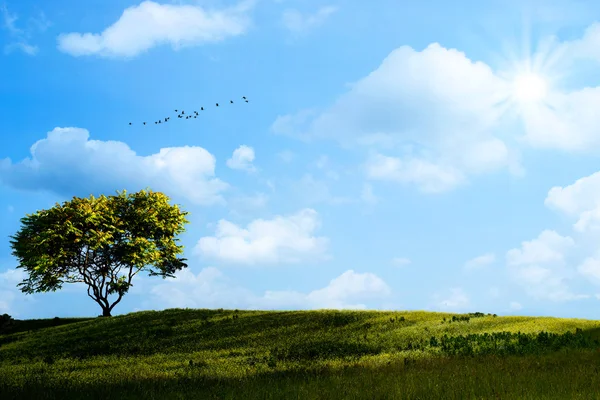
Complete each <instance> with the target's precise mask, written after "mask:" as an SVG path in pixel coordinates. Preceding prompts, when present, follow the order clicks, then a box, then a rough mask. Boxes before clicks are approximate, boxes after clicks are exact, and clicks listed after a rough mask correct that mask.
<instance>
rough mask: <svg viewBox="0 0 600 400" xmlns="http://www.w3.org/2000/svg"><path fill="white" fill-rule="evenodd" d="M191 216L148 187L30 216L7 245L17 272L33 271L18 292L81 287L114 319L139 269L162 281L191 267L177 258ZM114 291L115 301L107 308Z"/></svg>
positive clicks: (78, 201) (66, 204)
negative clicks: (180, 240)
mask: <svg viewBox="0 0 600 400" xmlns="http://www.w3.org/2000/svg"><path fill="white" fill-rule="evenodd" d="M187 214H189V213H188V212H184V211H181V210H180V209H179V207H178V206H177V205H171V204H169V198H168V197H167V196H166V195H164V194H163V193H160V192H153V191H151V190H142V191H139V192H137V193H132V194H127V192H126V191H123V192H117V195H116V196H108V197H107V196H104V195H102V196H100V197H98V198H95V197H94V196H93V195H92V196H90V197H88V198H79V197H73V199H72V200H71V201H66V202H64V203H62V204H58V203H56V205H55V206H54V207H52V208H50V209H48V210H41V211H37V212H35V213H34V214H27V215H26V216H25V217H24V218H21V224H22V226H21V229H20V230H19V232H17V233H16V234H15V235H13V236H11V239H12V240H11V241H10V244H11V248H12V249H13V252H12V254H13V255H14V256H15V257H16V258H17V259H18V261H19V264H20V265H18V266H17V268H23V269H24V270H25V271H26V272H27V273H28V274H29V277H28V278H27V279H25V280H24V281H23V282H21V283H19V284H18V285H17V287H21V291H22V292H23V293H27V294H32V293H36V292H49V291H53V292H54V291H56V290H58V289H61V288H62V285H63V283H77V282H83V283H85V284H87V285H88V290H87V293H88V296H89V297H91V298H92V299H93V300H94V301H95V302H96V303H98V304H99V305H100V307H101V308H102V315H103V316H110V315H111V311H112V309H113V308H114V307H115V306H116V305H117V304H118V303H119V302H120V301H121V299H122V298H123V295H124V294H125V293H127V292H128V290H129V288H130V287H131V286H133V285H132V284H131V280H132V278H133V277H134V276H135V275H136V274H137V273H138V272H140V271H148V272H149V276H162V277H163V279H165V278H166V277H174V275H173V274H174V273H175V272H176V271H178V270H181V269H183V268H186V267H187V264H186V263H185V261H186V259H185V258H178V257H177V255H179V254H182V253H183V246H181V245H178V244H177V242H178V239H176V238H175V236H176V235H178V234H180V233H182V232H184V231H185V228H184V224H186V223H188V222H189V221H187V220H186V218H185V216H186V215H187ZM112 294H116V295H117V296H118V297H117V299H116V301H115V302H113V303H112V304H110V303H109V301H108V296H109V295H112Z"/></svg>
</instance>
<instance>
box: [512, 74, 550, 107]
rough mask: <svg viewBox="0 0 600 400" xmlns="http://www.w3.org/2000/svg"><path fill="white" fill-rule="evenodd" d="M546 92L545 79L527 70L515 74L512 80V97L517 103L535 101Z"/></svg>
mask: <svg viewBox="0 0 600 400" xmlns="http://www.w3.org/2000/svg"><path fill="white" fill-rule="evenodd" d="M547 92H548V85H547V83H546V80H545V79H544V78H542V77H541V76H540V75H538V74H535V73H532V72H527V73H524V74H520V75H517V76H516V77H515V78H514V80H513V98H514V99H515V100H516V101H517V102H519V103H537V102H540V101H542V100H543V99H544V97H545V96H546V93H547Z"/></svg>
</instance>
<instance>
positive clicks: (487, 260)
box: [465, 253, 496, 269]
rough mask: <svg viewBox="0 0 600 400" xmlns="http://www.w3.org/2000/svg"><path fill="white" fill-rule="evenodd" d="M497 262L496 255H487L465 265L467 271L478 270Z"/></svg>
mask: <svg viewBox="0 0 600 400" xmlns="http://www.w3.org/2000/svg"><path fill="white" fill-rule="evenodd" d="M495 261H496V255H494V254H493V253H487V254H484V255H481V256H479V257H475V258H473V259H472V260H469V261H467V262H466V263H465V268H466V269H477V268H480V267H484V266H486V265H490V264H493V263H494V262H495Z"/></svg>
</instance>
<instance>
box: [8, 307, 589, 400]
mask: <svg viewBox="0 0 600 400" xmlns="http://www.w3.org/2000/svg"><path fill="white" fill-rule="evenodd" d="M453 317H454V321H452V319H453ZM444 319H445V321H444ZM501 332H504V333H501ZM540 332H547V333H540ZM599 334H600V321H590V320H581V319H560V318H546V317H495V316H492V315H482V314H480V313H477V314H471V315H470V316H469V315H466V314H464V315H458V314H448V313H434V312H379V311H290V312H272V311H269V312H267V311H237V310H235V311H233V310H192V309H185V310H181V309H170V310H165V311H161V312H154V311H145V312H137V313H131V314H127V315H121V316H116V317H110V318H77V319H48V320H26V321H15V322H14V323H13V325H11V326H9V327H8V328H5V329H4V331H3V332H2V333H0V399H2V400H7V399H107V398H111V399H113V398H114V399H138V398H139V399H194V398H196V399H600V374H599V369H600V345H599V344H598V342H599V336H600V335H599Z"/></svg>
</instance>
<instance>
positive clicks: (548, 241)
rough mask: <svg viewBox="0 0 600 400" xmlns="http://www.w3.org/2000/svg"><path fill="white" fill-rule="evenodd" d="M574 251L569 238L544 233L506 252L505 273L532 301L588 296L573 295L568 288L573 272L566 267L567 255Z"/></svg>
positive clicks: (567, 263)
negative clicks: (532, 298)
mask: <svg viewBox="0 0 600 400" xmlns="http://www.w3.org/2000/svg"><path fill="white" fill-rule="evenodd" d="M574 248H575V241H574V240H573V238H571V237H569V236H561V235H559V234H558V233H556V232H555V231H551V230H545V231H543V232H542V233H540V235H539V236H538V237H537V238H535V239H533V240H530V241H524V242H523V243H521V246H520V247H519V248H514V249H511V250H509V251H508V252H507V253H506V262H507V266H508V271H509V274H510V276H511V278H512V279H513V280H514V282H516V283H517V284H519V285H521V286H522V287H523V288H524V289H525V291H526V292H527V294H529V295H530V296H532V297H535V298H536V299H540V300H551V301H567V300H575V299H581V298H586V297H589V296H587V295H580V294H574V293H573V292H572V291H571V289H570V287H569V282H570V281H572V280H573V279H574V277H575V271H574V270H573V269H571V268H569V266H570V262H569V255H570V253H571V252H572V251H573V249H574Z"/></svg>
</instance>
